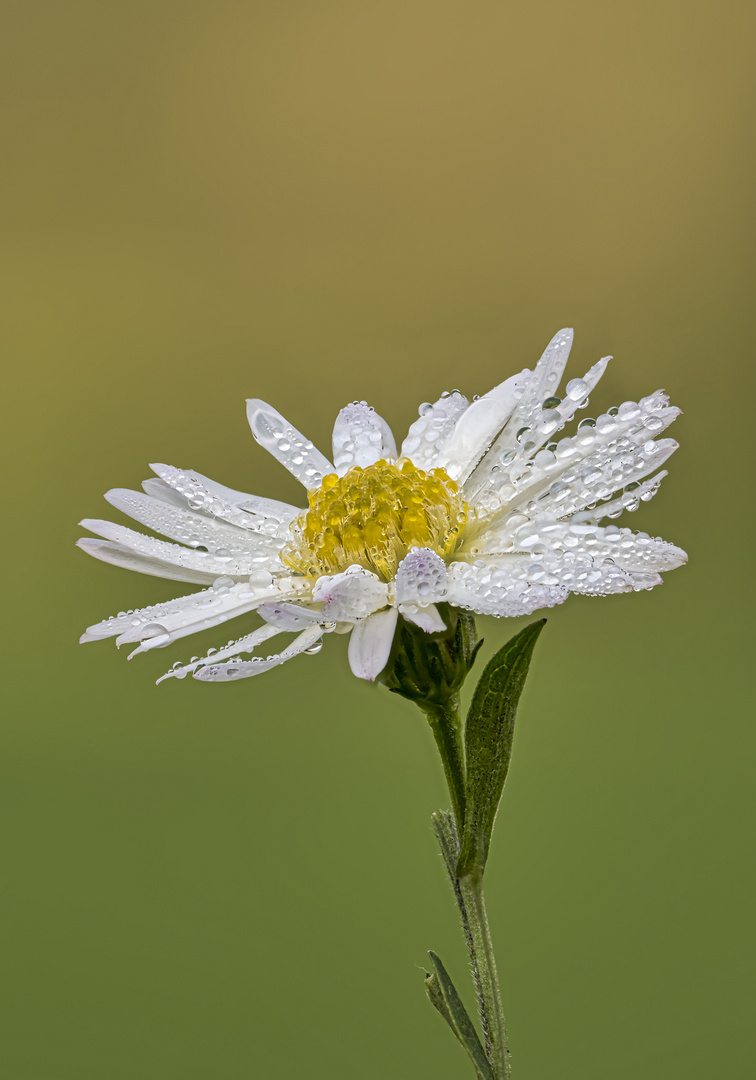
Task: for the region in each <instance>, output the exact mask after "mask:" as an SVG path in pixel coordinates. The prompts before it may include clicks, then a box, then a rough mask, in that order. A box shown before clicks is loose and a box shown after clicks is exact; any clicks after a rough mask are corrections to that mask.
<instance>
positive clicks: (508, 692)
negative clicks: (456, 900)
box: [457, 619, 546, 877]
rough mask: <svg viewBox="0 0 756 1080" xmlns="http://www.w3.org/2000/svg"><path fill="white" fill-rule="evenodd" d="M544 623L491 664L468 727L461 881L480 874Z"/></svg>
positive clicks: (509, 645)
mask: <svg viewBox="0 0 756 1080" xmlns="http://www.w3.org/2000/svg"><path fill="white" fill-rule="evenodd" d="M545 622H546V620H545V619H540V620H539V621H538V622H534V623H531V624H530V626H526V627H525V629H524V630H521V631H520V633H519V634H516V635H515V636H514V637H513V638H512V640H511V641H508V642H507V644H506V645H504V646H503V647H502V648H501V649H499V651H498V652H497V653H496V655H495V656H494V657H493V659H492V660H491V661H489V663H488V665H487V666H486V668H485V670H484V672H483V674H482V675H481V677H480V682H479V683H478V685H477V687H476V688H475V694H474V696H473V700H472V704H471V705H470V710H469V712H468V714H467V723H466V726H465V752H466V760H467V811H466V817H465V824H464V830H463V833H462V846H461V851H460V856H459V862H458V864H457V876H458V877H464V876H465V875H466V874H470V873H473V872H477V873H482V872H483V868H484V866H485V864H486V859H487V858H488V848H489V844H490V843H491V833H492V832H493V827H494V820H495V818H496V811H497V810H498V808H499V800H500V799H501V793H502V791H503V789H504V781H505V780H506V778H507V772H508V771H509V761H510V757H511V754H512V739H513V736H514V722H515V714H516V712H517V703H518V701H519V700H520V694H521V693H522V688H523V685H524V683H525V677H526V675H527V673H528V667H529V666H530V658H531V656H532V653H533V648H534V646H535V643H536V641H537V639H538V635H539V634H540V632H541V630H542V629H543V626H544V623H545Z"/></svg>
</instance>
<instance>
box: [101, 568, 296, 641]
mask: <svg viewBox="0 0 756 1080" xmlns="http://www.w3.org/2000/svg"><path fill="white" fill-rule="evenodd" d="M281 595H282V594H281V591H280V589H278V588H277V587H275V588H268V589H254V588H253V587H251V586H250V585H248V584H239V585H234V584H233V582H232V581H231V578H218V579H217V580H216V582H215V584H214V585H213V586H212V587H211V588H209V589H203V590H201V591H200V592H195V593H190V594H189V595H188V596H178V597H176V598H175V599H174V600H166V601H164V602H163V603H161V604H152V605H151V606H149V607H146V608H141V609H140V610H138V611H129V612H126V613H124V614H121V615H118V616H117V617H111V618H109V619H104V620H103V621H102V622H99V623H95V624H94V625H93V626H90V627H88V628H87V630H86V631H85V632H84V634H82V636H81V638H80V642H81V643H84V642H87V641H100V640H102V639H104V638H109V637H116V644H117V645H118V646H119V647H120V646H121V645H123V644H126V643H129V642H135V641H144V642H148V644H146V645H145V648H144V649H142V650H140V651H142V652H146V651H147V650H148V649H154V648H158V647H160V646H159V645H158V644H156V640H157V639H162V638H167V640H165V641H162V640H161V642H160V644H166V645H167V644H169V642H172V641H176V640H178V638H181V637H185V636H186V635H187V634H193V633H196V632H197V631H199V630H204V629H206V628H208V627H211V626H217V625H218V624H219V623H222V622H226V621H227V620H228V619H233V618H236V617H237V616H238V615H244V614H245V613H246V612H249V611H254V610H255V609H256V608H257V607H258V606H260V605H261V604H263V603H264V601H266V600H270V599H271V598H273V597H276V598H280V597H281ZM283 595H284V596H285V595H286V594H285V593H284V594H283Z"/></svg>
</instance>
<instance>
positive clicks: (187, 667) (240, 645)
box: [157, 624, 283, 683]
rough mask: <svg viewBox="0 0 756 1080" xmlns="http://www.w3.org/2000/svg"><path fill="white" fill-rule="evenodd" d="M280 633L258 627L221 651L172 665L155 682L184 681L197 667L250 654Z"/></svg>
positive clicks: (269, 627) (272, 627) (276, 629)
mask: <svg viewBox="0 0 756 1080" xmlns="http://www.w3.org/2000/svg"><path fill="white" fill-rule="evenodd" d="M281 633H283V631H282V630H281V629H280V628H279V627H278V626H269V625H268V624H266V625H265V626H259V627H258V628H257V630H253V631H252V633H251V634H245V635H244V637H241V638H238V639H237V640H236V641H229V643H228V645H226V646H225V648H223V649H212V650H211V651H210V652H209V653H208V654H207V656H202V657H198V658H197V659H196V660H192V661H191V662H190V663H188V664H180V663H179V664H174V665H173V667H172V668H171V670H170V671H166V673H165V675H161V676H160V678H159V679H158V680H157V682H158V683H161V682H164V680H165V679H184V678H185V677H186V676H187V675H191V673H192V672H194V671H196V670H197V668H199V667H204V666H205V665H207V664H218V663H220V662H221V661H223V660H232V659H233V658H234V657H235V656H238V655H239V654H240V653H251V652H253V651H254V650H255V649H256V648H257V646H258V645H262V643H263V642H264V641H268V640H269V639H270V638H272V637H276V635H277V634H281Z"/></svg>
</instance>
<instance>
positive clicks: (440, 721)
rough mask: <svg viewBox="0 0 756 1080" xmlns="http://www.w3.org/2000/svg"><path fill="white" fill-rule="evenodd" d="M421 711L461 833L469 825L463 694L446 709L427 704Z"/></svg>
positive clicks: (452, 697) (425, 703) (453, 699)
mask: <svg viewBox="0 0 756 1080" xmlns="http://www.w3.org/2000/svg"><path fill="white" fill-rule="evenodd" d="M421 708H422V710H423V712H424V713H425V715H426V717H427V718H428V723H429V724H430V726H431V731H432V732H433V737H434V738H435V740H436V746H437V747H438V752H439V754H440V756H441V761H442V763H443V766H444V774H445V776H446V783H447V784H448V786H449V794H450V796H451V800H452V808H453V810H454V819H455V821H456V824H457V829H458V831H459V833H461V832H462V826H463V825H464V823H465V744H464V737H463V733H462V714H461V712H460V707H459V693H455V694H452V696H451V697H450V698H449V700H448V701H447V702H446V703H445V704H443V705H436V704H433V703H431V702H423V703H422V705H421Z"/></svg>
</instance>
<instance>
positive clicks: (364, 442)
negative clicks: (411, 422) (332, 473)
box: [333, 401, 396, 476]
mask: <svg viewBox="0 0 756 1080" xmlns="http://www.w3.org/2000/svg"><path fill="white" fill-rule="evenodd" d="M381 458H391V459H394V458H396V443H395V442H394V436H393V435H392V434H391V428H390V427H389V426H388V424H387V423H386V421H385V420H384V419H383V417H382V416H379V415H378V413H377V412H376V411H375V409H373V408H371V407H370V406H369V405H368V404H367V403H366V402H364V401H355V402H353V403H352V404H351V405H347V406H346V407H345V408H343V409H342V410H341V412H340V413H339V415H338V417H337V418H336V423H335V424H334V427H333V464H334V467H335V469H336V472H337V473H338V475H339V476H343V475H344V474H345V473H346V472H348V470H349V469H351V468H353V467H354V466H355V465H359V467H360V468H362V469H366V468H367V467H368V466H369V465H374V464H375V462H376V461H379V460H380V459H381Z"/></svg>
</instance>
